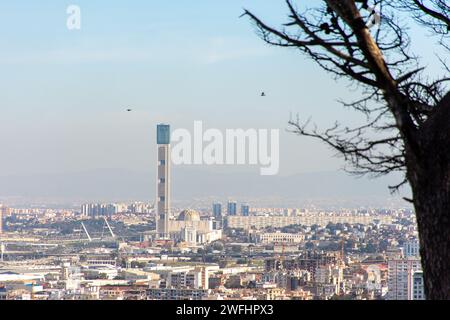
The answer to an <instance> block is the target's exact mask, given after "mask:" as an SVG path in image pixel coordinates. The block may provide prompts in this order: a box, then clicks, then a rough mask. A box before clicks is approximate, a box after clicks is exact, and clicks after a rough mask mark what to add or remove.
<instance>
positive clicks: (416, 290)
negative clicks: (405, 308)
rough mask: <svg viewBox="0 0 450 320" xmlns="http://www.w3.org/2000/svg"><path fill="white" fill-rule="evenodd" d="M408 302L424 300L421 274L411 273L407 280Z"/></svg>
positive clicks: (419, 272)
mask: <svg viewBox="0 0 450 320" xmlns="http://www.w3.org/2000/svg"><path fill="white" fill-rule="evenodd" d="M409 282H410V283H409V293H408V295H409V296H408V300H425V286H424V281H423V272H422V271H414V272H411V274H410V278H409Z"/></svg>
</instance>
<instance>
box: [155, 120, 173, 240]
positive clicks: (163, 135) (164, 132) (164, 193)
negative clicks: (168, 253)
mask: <svg viewBox="0 0 450 320" xmlns="http://www.w3.org/2000/svg"><path fill="white" fill-rule="evenodd" d="M156 140H157V145H158V147H157V148H158V150H157V154H158V168H157V173H156V184H157V186H156V210H157V216H158V222H157V232H158V233H159V236H160V237H164V238H169V218H170V126H169V125H166V124H159V125H158V126H157V130H156Z"/></svg>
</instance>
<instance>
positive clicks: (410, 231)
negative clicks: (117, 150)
mask: <svg viewBox="0 0 450 320" xmlns="http://www.w3.org/2000/svg"><path fill="white" fill-rule="evenodd" d="M157 154H158V160H157V177H156V183H157V195H156V201H155V202H149V203H141V202H135V203H85V204H79V207H76V208H67V209H61V208H48V207H33V208H26V207H20V208H19V207H17V208H15V207H8V206H7V205H6V204H3V205H0V250H1V257H0V300H256V299H259V300H316V299H317V300H357V299H358V300H423V299H424V298H425V297H424V285H423V277H422V271H421V263H420V258H419V249H418V248H419V243H418V232H417V226H416V220H415V214H414V212H413V211H412V210H411V209H409V208H406V207H405V208H403V209H399V208H395V209H394V208H372V209H361V208H342V209H340V210H325V209H318V208H315V209H311V208H270V207H268V208H264V207H259V206H258V205H257V203H252V204H250V203H238V202H236V201H233V200H231V199H217V201H216V202H214V203H211V205H210V206H209V207H202V206H200V205H199V206H198V207H192V208H176V207H173V206H172V204H171V194H170V189H171V185H170V181H171V180H170V173H171V171H170V127H169V126H168V125H158V127H157ZM149 198H150V197H149Z"/></svg>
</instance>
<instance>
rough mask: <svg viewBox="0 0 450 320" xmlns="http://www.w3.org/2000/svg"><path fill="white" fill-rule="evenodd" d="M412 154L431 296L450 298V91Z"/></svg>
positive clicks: (409, 161)
mask: <svg viewBox="0 0 450 320" xmlns="http://www.w3.org/2000/svg"><path fill="white" fill-rule="evenodd" d="M419 134H420V136H418V137H417V138H418V141H419V144H418V147H419V152H418V154H417V153H416V155H414V156H411V154H410V156H408V153H407V170H408V179H409V181H410V183H411V187H412V190H413V197H414V207H415V210H416V216H417V224H418V229H419V238H420V254H421V257H422V268H423V271H424V281H425V294H426V297H427V299H432V300H450V93H448V94H447V95H446V96H445V97H444V98H443V99H442V101H441V102H440V103H439V104H438V105H437V106H436V109H435V112H434V113H433V115H432V116H431V117H430V118H429V119H428V120H427V122H426V123H425V124H424V126H423V128H421V130H420V132H419Z"/></svg>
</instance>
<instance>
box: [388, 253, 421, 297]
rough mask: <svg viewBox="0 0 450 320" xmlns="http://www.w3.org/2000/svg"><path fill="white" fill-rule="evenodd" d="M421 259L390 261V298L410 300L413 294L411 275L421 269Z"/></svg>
mask: <svg viewBox="0 0 450 320" xmlns="http://www.w3.org/2000/svg"><path fill="white" fill-rule="evenodd" d="M421 270H422V266H421V264H420V260H419V259H405V258H404V259H393V260H389V261H388V299H389V300H408V298H409V297H410V296H411V290H412V289H413V288H412V287H411V277H412V276H413V274H414V273H415V272H416V271H421Z"/></svg>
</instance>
